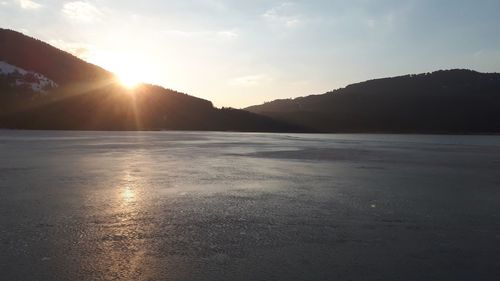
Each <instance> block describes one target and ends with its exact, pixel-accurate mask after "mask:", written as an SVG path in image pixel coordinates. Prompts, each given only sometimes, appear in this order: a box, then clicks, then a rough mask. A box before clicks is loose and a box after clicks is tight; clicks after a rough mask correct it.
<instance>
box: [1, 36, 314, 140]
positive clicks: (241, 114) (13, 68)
mask: <svg viewBox="0 0 500 281" xmlns="http://www.w3.org/2000/svg"><path fill="white" fill-rule="evenodd" d="M0 128H17V129H65V130H221V131H228V130H230V131H272V132H296V131H304V130H306V131H307V129H306V128H303V127H301V126H297V125H293V124H289V123H287V122H283V121H277V120H274V119H272V118H270V117H266V116H261V115H258V114H255V113H251V112H248V111H244V110H237V109H231V108H223V109H218V108H215V107H214V106H213V105H212V103H211V102H210V101H207V100H204V99H200V98H196V97H193V96H189V95H187V94H184V93H179V92H176V91H173V90H169V89H164V88H162V87H159V86H154V85H147V84H142V85H140V86H138V87H136V88H134V89H133V90H131V89H127V88H125V87H123V86H122V85H121V84H120V83H119V82H117V79H116V77H115V76H114V75H113V74H112V73H111V72H108V71H106V70H105V69H103V68H101V67H98V66H96V65H93V64H90V63H87V62H85V61H83V60H81V59H79V58H77V57H75V56H73V55H71V54H69V53H66V52H64V51H61V50H59V49H57V48H54V47H53V46H51V45H49V44H47V43H44V42H42V41H40V40H37V39H34V38H31V37H28V36H25V35H23V34H21V33H19V32H16V31H12V30H7V29H0Z"/></svg>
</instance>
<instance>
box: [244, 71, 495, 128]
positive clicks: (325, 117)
mask: <svg viewBox="0 0 500 281" xmlns="http://www.w3.org/2000/svg"><path fill="white" fill-rule="evenodd" d="M246 110H248V111H251V112H254V113H258V114H263V115H266V116H269V117H272V118H276V119H279V120H282V121H286V122H291V123H295V124H299V125H301V126H306V127H309V128H313V129H316V130H318V131H321V132H394V133H499V132H500V74H498V73H479V72H476V71H471V70H462V69H455V70H441V71H436V72H433V73H424V74H418V75H406V76H399V77H392V78H384V79H376V80H370V81H366V82H362V83H357V84H352V85H349V86H347V87H345V88H341V89H338V90H334V91H331V92H328V93H325V94H322V95H312V96H307V97H300V98H296V99H285V100H275V101H272V102H268V103H265V104H262V105H256V106H251V107H248V108H246Z"/></svg>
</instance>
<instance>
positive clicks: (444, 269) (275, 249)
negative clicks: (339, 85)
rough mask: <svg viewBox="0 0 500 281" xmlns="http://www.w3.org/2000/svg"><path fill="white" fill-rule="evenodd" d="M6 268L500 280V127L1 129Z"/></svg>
mask: <svg viewBox="0 0 500 281" xmlns="http://www.w3.org/2000/svg"><path fill="white" fill-rule="evenodd" d="M0 159H1V160H0V280H249V281H250V280H252V281H253V280H287V281H288V280H384V281H387V280H405V281H406V280H496V279H498V276H500V217H499V216H500V137H498V136H425V135H422V136H408V135H300V134H250V133H214V132H50V131H47V132H41V131H0Z"/></svg>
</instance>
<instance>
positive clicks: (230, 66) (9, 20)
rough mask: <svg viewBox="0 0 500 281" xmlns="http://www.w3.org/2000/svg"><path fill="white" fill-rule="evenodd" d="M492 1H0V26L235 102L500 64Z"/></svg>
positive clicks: (498, 6) (218, 101) (131, 72)
mask: <svg viewBox="0 0 500 281" xmlns="http://www.w3.org/2000/svg"><path fill="white" fill-rule="evenodd" d="M499 12H500V1H499V0H491V1H490V0H477V1H473V0H469V1H463V0H408V1H405V0H349V1H344V0H343V1H338V0H317V1H314V0H307V1H306V0H297V1H274V0H270V1H263V0H248V1H236V0H232V1H230V0H162V1H160V0H151V1H147V0H142V1H139V0H89V1H55V0H0V26H1V27H3V28H11V29H15V30H18V31H21V32H23V33H25V34H27V35H30V36H33V37H36V38H38V39H41V40H43V41H46V42H49V43H50V44H52V45H55V46H57V47H59V48H62V49H65V50H67V51H70V52H72V53H73V54H76V55H78V56H79V57H81V58H83V59H85V60H88V61H90V62H93V63H96V64H98V65H101V66H103V67H104V68H107V69H109V70H111V71H115V72H118V74H119V75H122V76H135V77H138V78H139V79H141V80H144V81H146V82H151V83H155V84H159V85H162V86H165V87H168V88H173V89H175V90H179V91H182V92H186V93H189V94H191V95H194V96H198V97H202V98H206V99H209V100H211V101H213V102H214V104H215V105H216V106H233V107H244V106H248V105H252V104H257V103H261V102H264V101H270V100H273V99H276V98H287V97H296V96H303V95H309V94H320V93H323V92H325V91H328V90H331V89H335V88H339V87H344V86H346V85H347V84H350V83H353V82H359V81H363V80H367V79H371V78H379V77H386V76H395V75H400V74H408V73H421V72H428V71H433V70H437V69H449V68H471V69H475V70H478V71H484V72H498V71H500V35H499V28H500V16H499Z"/></svg>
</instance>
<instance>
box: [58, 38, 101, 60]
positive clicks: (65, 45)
mask: <svg viewBox="0 0 500 281" xmlns="http://www.w3.org/2000/svg"><path fill="white" fill-rule="evenodd" d="M48 43H49V44H50V45H52V46H54V47H56V48H58V49H61V50H63V51H66V52H68V53H70V54H72V55H74V56H77V57H79V58H81V59H83V60H88V59H89V57H90V49H91V47H90V46H89V45H87V44H82V43H70V42H66V41H64V40H61V39H53V40H49V41H48Z"/></svg>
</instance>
